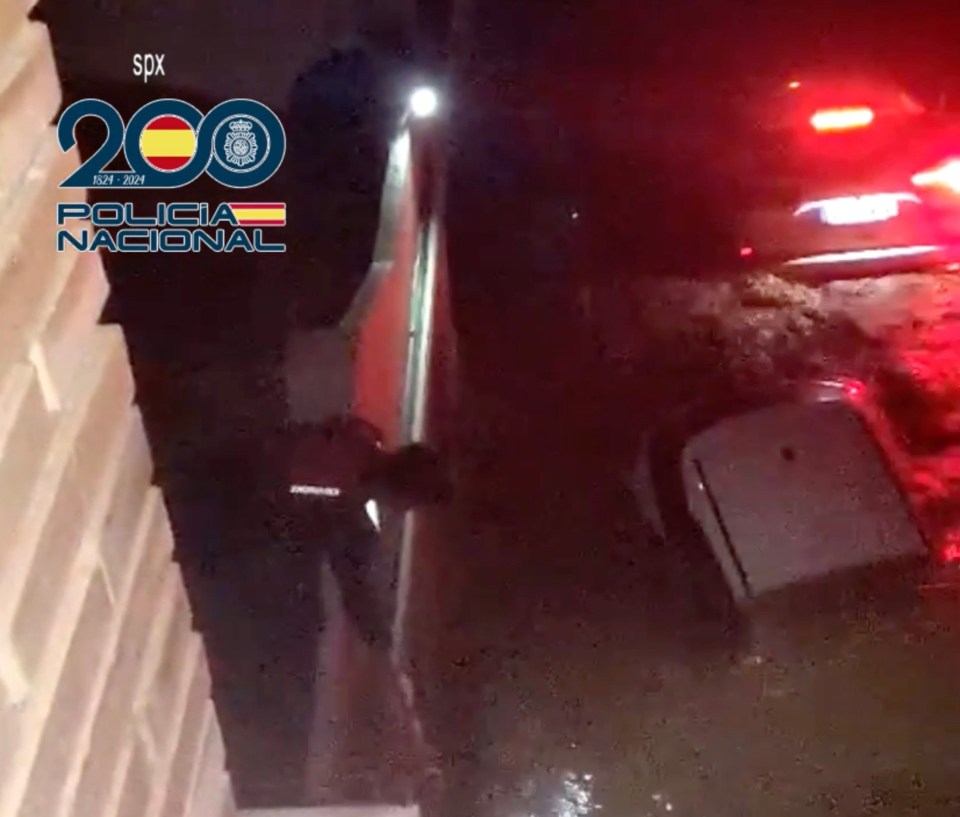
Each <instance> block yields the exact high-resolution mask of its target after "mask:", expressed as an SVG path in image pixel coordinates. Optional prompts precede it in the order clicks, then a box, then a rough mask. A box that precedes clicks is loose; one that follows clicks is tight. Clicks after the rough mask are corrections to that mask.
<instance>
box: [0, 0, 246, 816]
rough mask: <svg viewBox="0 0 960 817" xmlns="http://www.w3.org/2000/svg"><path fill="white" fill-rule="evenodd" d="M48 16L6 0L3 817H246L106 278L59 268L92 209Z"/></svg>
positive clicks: (0, 326) (0, 441) (0, 135)
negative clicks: (59, 129)
mask: <svg viewBox="0 0 960 817" xmlns="http://www.w3.org/2000/svg"><path fill="white" fill-rule="evenodd" d="M29 5H30V4H29V3H28V2H26V0H0V817H233V815H234V814H235V807H234V805H233V796H232V792H231V787H230V780H229V777H228V775H227V773H226V771H225V757H224V748H223V742H222V739H221V736H220V732H219V727H218V722H217V718H216V714H215V712H214V708H213V704H212V702H211V700H210V678H209V673H208V669H207V664H206V658H205V654H204V651H203V646H202V642H201V639H200V637H199V635H198V634H197V633H195V632H194V631H193V629H192V621H191V613H190V608H189V605H188V603H187V598H186V594H185V591H184V587H183V584H182V581H181V576H180V572H179V569H178V567H177V566H176V565H175V564H174V562H173V561H172V558H171V556H172V545H173V538H172V533H171V530H170V524H169V521H168V518H167V512H166V509H165V506H164V502H163V497H162V495H161V494H160V492H159V490H158V489H157V488H156V487H152V485H151V475H152V464H151V458H150V449H149V446H148V444H147V440H146V438H145V436H144V430H143V424H142V421H141V418H140V415H139V412H138V410H137V407H136V405H135V403H134V385H133V379H132V375H131V371H130V366H129V363H128V360H127V349H126V344H125V342H124V337H123V333H122V332H121V331H120V329H119V328H118V327H114V326H104V325H98V318H99V315H100V313H101V310H102V308H103V305H104V302H105V300H106V296H107V290H108V287H107V281H106V278H105V276H104V270H103V266H102V263H101V261H100V259H99V258H98V257H97V256H93V255H82V254H79V253H76V252H65V253H62V254H58V253H57V252H56V243H55V230H56V224H55V215H54V208H55V204H56V202H57V201H58V200H64V199H65V198H78V197H81V196H82V195H83V192H82V191H76V192H70V191H63V190H60V189H58V184H59V182H60V181H61V180H62V179H63V178H64V177H65V175H66V174H67V172H68V171H69V169H71V168H73V167H75V166H76V165H77V163H78V159H77V156H76V155H75V154H66V155H65V154H63V153H62V152H61V151H60V149H59V147H58V146H57V143H56V139H55V132H54V128H53V126H52V125H51V124H50V123H52V121H53V120H54V118H55V116H56V113H57V109H58V106H59V104H60V92H59V83H58V80H57V74H56V69H55V67H54V61H53V58H52V54H51V50H50V41H49V37H48V34H47V31H46V29H45V28H44V27H43V26H41V25H39V24H37V23H30V22H28V21H27V18H26V14H27V12H28V9H29Z"/></svg>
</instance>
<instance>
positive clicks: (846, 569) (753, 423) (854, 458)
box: [631, 378, 956, 610]
mask: <svg viewBox="0 0 960 817" xmlns="http://www.w3.org/2000/svg"><path fill="white" fill-rule="evenodd" d="M640 451H641V453H640V456H639V459H638V462H637V465H636V469H635V471H634V473H633V475H632V485H631V487H632V489H633V493H634V495H635V497H636V498H637V501H638V504H639V507H640V510H641V515H642V517H643V518H644V520H645V521H646V523H647V525H648V527H649V528H650V529H651V532H652V533H653V534H654V535H655V536H656V537H657V538H658V539H660V540H661V541H662V542H664V543H666V545H667V546H668V547H669V548H671V549H672V551H673V552H675V553H676V555H677V557H678V558H680V559H682V560H683V561H684V562H685V563H688V564H689V565H690V566H691V568H692V571H691V576H694V575H696V576H700V577H703V576H708V577H712V578H710V579H709V580H710V581H713V580H716V579H718V578H719V579H720V582H719V583H720V584H723V585H724V586H725V588H726V593H725V595H726V596H727V597H728V598H729V599H730V600H732V601H733V602H734V603H735V604H736V605H737V606H738V607H740V608H741V609H744V610H746V609H749V608H751V607H752V606H754V605H755V604H757V603H762V602H763V601H764V599H765V598H769V597H772V596H776V595H777V594H778V593H781V592H783V591H789V590H790V589H791V588H796V587H799V586H810V585H815V584H817V583H818V582H821V581H832V580H833V579H835V578H836V577H841V578H842V577H843V576H847V575H852V574H855V573H858V572H862V571H871V570H874V569H881V570H882V569H886V567H887V566H890V565H901V566H905V569H907V568H909V569H910V570H913V568H919V569H920V570H921V571H926V570H929V571H932V572H933V573H934V574H937V575H940V574H939V573H938V571H941V570H948V571H953V572H955V568H956V566H955V565H952V564H949V563H948V562H949V561H950V560H947V559H945V558H943V554H942V553H940V552H939V551H938V549H937V548H936V547H934V546H932V545H931V544H930V543H929V541H928V538H927V537H926V536H925V535H924V533H923V531H922V527H921V525H920V524H919V523H918V521H917V519H916V517H915V516H914V513H913V509H912V506H911V503H910V501H909V499H908V497H907V496H906V494H905V493H904V491H903V489H902V486H903V484H904V479H905V477H906V469H908V468H909V463H908V462H907V460H906V459H905V458H903V457H902V455H901V454H900V453H899V451H900V449H899V444H898V437H897V435H896V432H895V430H894V427H893V426H892V424H891V423H889V421H888V420H887V419H886V416H885V414H884V413H883V412H882V411H881V410H880V408H879V407H878V406H877V405H876V402H875V401H874V400H873V398H872V390H871V388H870V387H869V385H868V384H865V383H863V382H861V381H858V380H852V379H842V378H841V379H836V380H811V381H798V382H785V383H778V384H775V385H771V386H766V385H764V386H762V387H759V386H758V387H754V388H751V389H746V390H743V391H741V392H739V393H736V394H729V395H724V396H723V397H714V398H707V399H704V400H701V401H699V402H696V403H692V404H689V405H686V406H684V407H682V408H681V409H680V410H678V411H674V412H671V413H670V414H669V415H668V416H667V417H665V418H664V419H662V420H661V421H660V422H657V423H655V424H654V425H653V426H652V428H651V429H650V430H649V431H648V432H647V433H646V434H645V435H644V438H643V442H642V445H641V447H640ZM953 572H951V575H953ZM716 583H717V582H714V584H716Z"/></svg>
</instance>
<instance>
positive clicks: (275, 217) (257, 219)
mask: <svg viewBox="0 0 960 817" xmlns="http://www.w3.org/2000/svg"><path fill="white" fill-rule="evenodd" d="M230 209H231V210H232V211H233V217H234V218H235V219H236V220H237V224H239V225H240V226H241V227H283V226H284V225H285V224H286V223H287V205H286V204H278V203H276V202H274V203H272V204H264V203H262V202H261V203H250V202H241V203H231V204H230Z"/></svg>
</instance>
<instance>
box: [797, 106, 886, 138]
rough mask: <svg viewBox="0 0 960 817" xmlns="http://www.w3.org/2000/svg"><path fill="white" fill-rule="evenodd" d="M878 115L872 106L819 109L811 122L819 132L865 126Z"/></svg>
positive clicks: (811, 118)
mask: <svg viewBox="0 0 960 817" xmlns="http://www.w3.org/2000/svg"><path fill="white" fill-rule="evenodd" d="M875 118H876V115H875V114H874V112H873V109H872V108H866V107H859V108H829V109H826V110H822V111H817V112H816V113H815V114H814V115H813V116H811V117H810V124H811V125H813V129H814V130H815V131H817V132H818V133H828V132H832V131H845V130H854V129H856V128H865V127H867V126H868V125H870V124H872V123H873V120H874V119H875Z"/></svg>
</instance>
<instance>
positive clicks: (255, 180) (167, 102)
mask: <svg viewBox="0 0 960 817" xmlns="http://www.w3.org/2000/svg"><path fill="white" fill-rule="evenodd" d="M162 116H171V117H177V118H179V119H182V120H183V121H185V122H186V123H187V124H188V125H189V126H190V127H191V128H192V129H193V132H194V134H195V148H194V151H193V155H192V156H191V157H190V159H189V161H187V162H186V163H185V164H184V165H183V166H182V167H179V168H177V169H175V170H159V169H157V168H155V167H153V166H152V165H151V164H150V163H149V162H148V161H147V160H146V158H145V157H144V155H143V152H142V150H141V147H140V140H141V137H142V135H143V132H144V130H145V129H146V128H147V126H148V125H150V123H151V122H153V121H154V120H155V119H157V117H162ZM87 117H92V118H95V119H99V120H100V121H102V122H103V123H104V125H105V126H106V129H107V134H106V138H105V139H104V141H103V144H101V145H100V147H99V148H97V150H96V151H95V152H94V153H93V155H91V156H90V158H89V159H87V160H86V161H85V162H84V163H83V164H82V165H81V166H80V167H79V168H78V169H77V170H76V171H75V172H74V173H72V174H71V175H70V176H69V177H68V178H67V179H65V180H64V181H63V182H62V183H61V184H60V187H69V188H77V187H82V188H87V187H99V188H101V189H102V188H104V187H106V188H122V187H128V188H129V187H133V186H136V187H141V188H149V189H157V188H176V187H183V186H185V185H187V184H190V183H191V182H194V181H196V180H197V179H198V178H199V177H200V176H201V175H202V174H203V173H204V172H206V173H207V175H209V176H210V177H211V178H213V179H214V180H215V181H217V182H219V183H220V184H222V185H224V186H226V187H232V188H250V187H256V186H257V185H260V184H263V183H264V182H265V181H267V179H269V178H270V177H271V176H273V174H274V173H276V172H277V170H278V169H279V167H280V165H281V163H282V162H283V157H284V155H285V153H286V135H285V134H284V130H283V125H282V124H281V122H280V119H279V118H278V117H277V115H276V114H275V113H274V112H273V111H272V110H270V108H268V107H267V106H266V105H264V104H262V103H260V102H256V101H254V100H252V99H230V100H227V101H226V102H221V103H220V104H219V105H216V106H215V107H213V108H211V109H210V111H209V112H208V113H207V115H206V116H204V115H203V114H202V113H201V112H200V111H199V110H197V109H196V108H195V107H194V106H193V105H191V104H189V103H188V102H184V101H182V100H179V99H157V100H154V101H153V102H149V103H147V104H146V105H144V106H143V107H142V108H141V109H140V110H138V111H137V112H136V113H135V114H134V115H133V116H132V117H130V121H129V123H127V124H126V125H124V122H123V117H122V116H121V115H120V113H119V112H118V111H117V109H116V108H114V107H113V105H111V104H110V103H108V102H104V101H103V100H101V99H82V100H80V101H78V102H74V103H73V104H72V105H70V106H69V107H68V108H67V109H66V110H65V111H64V112H63V114H62V115H61V117H60V121H59V123H58V124H57V139H58V141H59V143H60V148H61V150H63V151H68V150H71V149H73V147H74V146H75V145H76V143H77V138H76V133H75V131H76V127H77V125H78V124H79V123H80V121H81V120H83V119H86V118H87ZM237 119H243V120H244V121H245V122H246V123H247V124H248V125H249V126H250V127H251V128H253V127H254V125H253V124H250V123H255V126H256V136H258V137H259V141H258V144H257V151H258V152H259V158H258V159H257V160H256V161H252V162H251V163H250V165H249V167H231V166H230V165H229V163H228V162H226V161H224V160H223V158H222V155H221V152H220V151H218V149H217V148H218V142H217V140H218V139H222V138H224V136H223V133H222V132H223V126H224V125H226V124H228V123H230V122H231V121H232V120H237ZM121 149H122V150H123V154H124V157H125V158H126V161H127V165H128V166H129V167H130V172H126V171H107V177H108V178H105V177H104V175H103V174H104V172H105V171H104V169H105V168H106V167H107V165H109V164H110V163H111V162H112V161H113V160H114V159H115V158H116V157H117V155H118V154H119V153H120V150H121ZM137 177H140V178H137ZM131 179H132V180H133V181H131ZM104 181H108V183H106V184H105V183H104Z"/></svg>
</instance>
